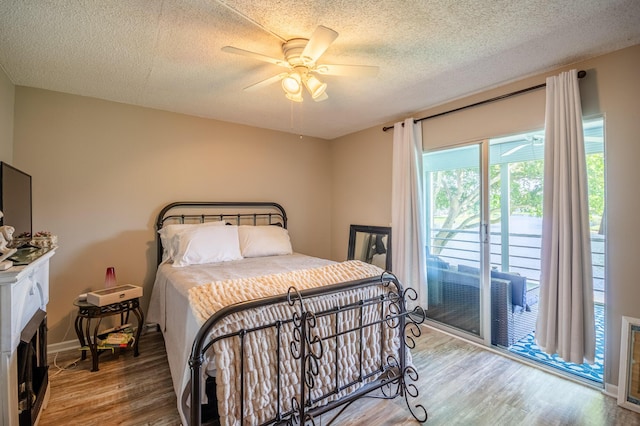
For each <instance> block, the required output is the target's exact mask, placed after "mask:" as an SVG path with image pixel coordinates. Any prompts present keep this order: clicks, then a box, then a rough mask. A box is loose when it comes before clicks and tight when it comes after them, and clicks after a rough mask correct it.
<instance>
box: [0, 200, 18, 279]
mask: <svg viewBox="0 0 640 426" xmlns="http://www.w3.org/2000/svg"><path fill="white" fill-rule="evenodd" d="M3 216H4V214H3V213H2V212H1V211H0V219H1V218H2V217H3ZM14 232H15V228H14V227H13V226H7V225H4V226H0V271H5V270H7V269H9V268H11V267H12V266H13V262H12V261H10V260H5V259H7V258H8V257H9V256H11V255H13V254H15V252H16V249H14V248H10V247H9V246H10V245H11V241H12V240H13V233H14Z"/></svg>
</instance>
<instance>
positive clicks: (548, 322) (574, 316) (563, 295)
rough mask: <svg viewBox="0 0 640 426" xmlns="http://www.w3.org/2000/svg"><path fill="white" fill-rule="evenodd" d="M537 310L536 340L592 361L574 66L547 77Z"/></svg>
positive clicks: (579, 116)
mask: <svg viewBox="0 0 640 426" xmlns="http://www.w3.org/2000/svg"><path fill="white" fill-rule="evenodd" d="M546 90H547V100H546V115H545V148H544V199H543V213H542V214H543V216H542V253H541V257H542V265H541V272H540V274H541V276H540V311H539V313H538V321H537V326H536V333H535V335H536V341H537V344H538V346H540V348H541V349H542V350H543V351H545V352H547V353H550V354H554V353H557V354H558V355H559V356H560V357H562V358H563V359H564V360H565V361H569V362H573V363H577V364H582V363H583V362H588V363H593V361H594V356H595V324H594V313H593V272H592V267H591V240H590V235H589V217H588V211H589V206H588V199H587V172H586V159H585V150H584V134H583V130H582V107H581V105H580V89H579V87H578V76H577V72H576V70H572V71H569V72H566V73H562V74H560V75H559V76H557V77H549V78H547V89H546Z"/></svg>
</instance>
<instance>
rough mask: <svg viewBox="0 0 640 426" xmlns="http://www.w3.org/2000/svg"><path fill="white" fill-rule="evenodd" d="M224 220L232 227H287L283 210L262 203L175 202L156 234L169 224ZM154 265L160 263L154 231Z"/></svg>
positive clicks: (158, 222)
mask: <svg viewBox="0 0 640 426" xmlns="http://www.w3.org/2000/svg"><path fill="white" fill-rule="evenodd" d="M217 220H221V221H225V222H228V223H229V224H232V225H277V226H282V227H283V228H286V227H287V214H286V212H285V211H284V208H283V207H282V206H281V205H280V204H278V203H273V202H261V201H238V202H231V201H178V202H175V203H171V204H167V205H166V206H165V207H164V208H163V209H162V210H160V213H159V214H158V219H157V220H156V231H159V230H160V229H162V227H163V226H165V225H168V224H172V223H181V224H184V223H204V222H210V221H217ZM156 241H157V247H158V252H157V256H158V258H157V264H158V265H159V264H160V263H161V262H162V251H163V248H162V242H161V240H160V236H159V235H158V234H157V232H156Z"/></svg>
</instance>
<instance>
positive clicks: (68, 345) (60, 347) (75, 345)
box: [47, 339, 80, 354]
mask: <svg viewBox="0 0 640 426" xmlns="http://www.w3.org/2000/svg"><path fill="white" fill-rule="evenodd" d="M78 349H80V343H79V342H78V339H74V340H67V341H66V342H60V343H52V344H50V345H47V353H49V354H56V353H58V352H66V351H72V350H78Z"/></svg>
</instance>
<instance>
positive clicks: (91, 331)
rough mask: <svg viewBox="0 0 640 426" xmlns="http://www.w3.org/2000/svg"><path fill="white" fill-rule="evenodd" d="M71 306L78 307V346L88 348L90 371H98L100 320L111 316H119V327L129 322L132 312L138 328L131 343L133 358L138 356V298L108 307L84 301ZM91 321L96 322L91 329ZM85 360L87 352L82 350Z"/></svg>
mask: <svg viewBox="0 0 640 426" xmlns="http://www.w3.org/2000/svg"><path fill="white" fill-rule="evenodd" d="M73 304H74V305H75V306H77V307H78V315H77V316H76V321H75V327H76V334H77V335H78V340H79V341H80V346H81V347H82V348H85V347H88V348H89V350H90V351H91V360H92V368H91V371H98V355H100V350H99V349H98V335H99V334H101V333H100V332H99V329H100V323H101V322H102V318H104V317H108V316H111V315H118V314H120V325H124V324H127V323H128V322H129V314H130V313H131V312H133V314H134V315H135V317H136V319H137V321H138V327H137V329H136V336H135V339H134V341H133V356H138V355H140V351H139V349H138V345H139V343H140V334H141V332H142V326H143V324H144V314H143V313H142V309H140V300H139V298H137V297H136V298H133V299H128V300H121V301H118V302H116V303H111V304H110V305H104V306H96V305H92V304H91V303H87V302H86V301H84V300H79V299H76V300H75V301H74V302H73ZM92 320H96V321H95V324H94V326H93V328H92V327H91V322H92ZM86 358H87V350H86V349H83V350H82V359H83V360H84V359H86Z"/></svg>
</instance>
